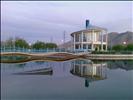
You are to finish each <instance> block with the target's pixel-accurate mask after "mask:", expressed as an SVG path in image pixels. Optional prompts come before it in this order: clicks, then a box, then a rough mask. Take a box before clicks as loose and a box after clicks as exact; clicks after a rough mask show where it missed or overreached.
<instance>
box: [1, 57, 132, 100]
mask: <svg viewBox="0 0 133 100" xmlns="http://www.w3.org/2000/svg"><path fill="white" fill-rule="evenodd" d="M132 65H133V61H106V62H105V61H103V62H102V61H90V60H87V59H76V60H71V61H64V62H44V61H43V62H41V61H39V62H27V63H22V64H1V82H2V100H131V99H133V96H132V94H133V66H132Z"/></svg>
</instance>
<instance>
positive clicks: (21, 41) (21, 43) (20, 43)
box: [15, 38, 29, 48]
mask: <svg viewBox="0 0 133 100" xmlns="http://www.w3.org/2000/svg"><path fill="white" fill-rule="evenodd" d="M15 47H19V48H29V44H28V43H27V42H26V41H25V40H24V39H21V38H16V40H15Z"/></svg>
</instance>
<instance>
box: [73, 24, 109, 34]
mask: <svg viewBox="0 0 133 100" xmlns="http://www.w3.org/2000/svg"><path fill="white" fill-rule="evenodd" d="M93 30H94V31H98V32H101V31H103V30H104V31H107V29H106V28H102V27H98V26H94V25H89V26H88V27H87V29H84V30H80V31H76V32H73V33H71V36H72V35H73V34H76V33H81V32H84V33H87V32H91V31H93Z"/></svg>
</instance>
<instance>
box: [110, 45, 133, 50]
mask: <svg viewBox="0 0 133 100" xmlns="http://www.w3.org/2000/svg"><path fill="white" fill-rule="evenodd" d="M112 50H115V51H133V44H127V45H120V44H119V45H114V46H113V47H112Z"/></svg>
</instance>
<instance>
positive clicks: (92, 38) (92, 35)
mask: <svg viewBox="0 0 133 100" xmlns="http://www.w3.org/2000/svg"><path fill="white" fill-rule="evenodd" d="M91 41H92V43H91V50H92V51H93V48H94V45H93V41H94V30H92V33H91Z"/></svg>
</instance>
